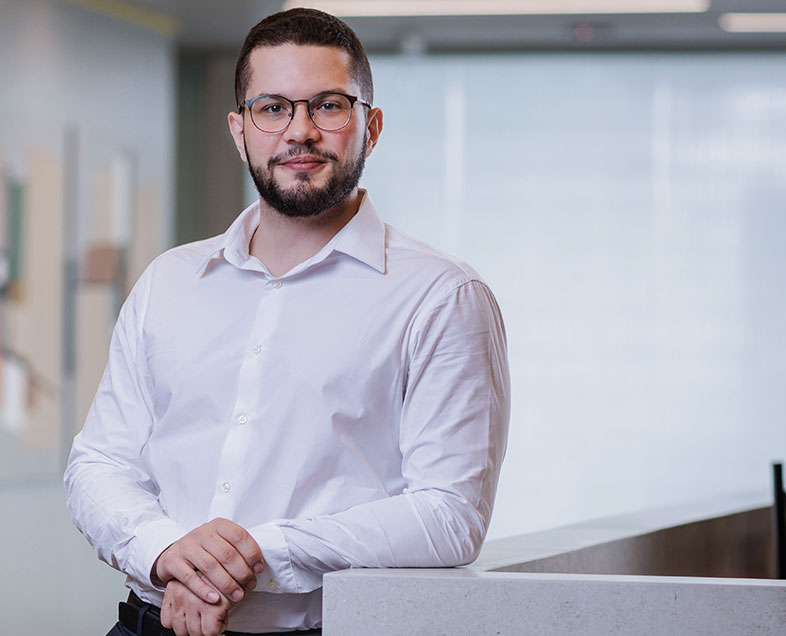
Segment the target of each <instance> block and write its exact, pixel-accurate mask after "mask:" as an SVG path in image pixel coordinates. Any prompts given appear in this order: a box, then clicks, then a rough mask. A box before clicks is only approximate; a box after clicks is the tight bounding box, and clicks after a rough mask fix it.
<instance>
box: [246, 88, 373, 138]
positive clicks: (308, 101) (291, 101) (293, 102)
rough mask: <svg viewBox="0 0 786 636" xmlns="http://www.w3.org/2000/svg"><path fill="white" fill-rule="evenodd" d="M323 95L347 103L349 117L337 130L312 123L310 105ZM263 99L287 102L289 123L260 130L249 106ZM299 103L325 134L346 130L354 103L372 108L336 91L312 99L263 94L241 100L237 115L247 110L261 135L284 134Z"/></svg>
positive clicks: (357, 99) (351, 96) (357, 98)
mask: <svg viewBox="0 0 786 636" xmlns="http://www.w3.org/2000/svg"><path fill="white" fill-rule="evenodd" d="M325 95H341V97H345V98H346V99H347V100H348V101H349V117H348V118H347V121H346V122H344V123H343V124H342V125H341V126H339V127H338V128H324V127H323V126H320V125H319V124H318V123H317V122H315V121H314V114H313V113H312V112H311V104H312V102H314V101H315V100H317V99H320V98H322V97H324V96H325ZM264 97H268V98H270V97H275V98H276V99H282V100H284V101H285V102H289V104H290V105H291V106H292V109H291V110H290V111H289V121H287V123H286V124H285V125H284V126H282V127H281V128H279V129H277V130H265V129H263V128H260V127H259V124H257V122H256V121H254V115H253V111H252V110H251V106H252V105H253V103H254V102H255V101H257V100H259V99H262V98H264ZM300 102H303V103H304V104H305V105H306V112H307V113H308V118H309V120H310V121H311V123H312V124H314V126H316V127H317V128H319V129H320V130H324V131H325V132H336V131H337V130H341V129H342V128H346V127H347V126H348V125H349V122H351V121H352V113H353V112H354V111H355V104H356V103H357V104H362V105H363V106H367V107H368V108H372V106H371V104H370V103H368V102H367V101H365V100H363V99H360V98H359V97H357V96H355V95H347V94H346V93H338V92H336V91H325V92H323V93H319V94H318V95H314V97H312V98H311V99H289V98H288V97H284V96H283V95H274V94H271V93H264V94H262V95H257V96H256V97H249V98H248V99H246V100H243V103H242V104H241V105H240V106H239V107H238V112H239V113H240V112H242V111H243V106H245V107H246V108H247V109H248V116H249V117H250V118H251V123H252V124H254V128H256V129H257V130H259V131H260V132H263V133H270V134H275V133H280V132H284V131H285V130H286V129H287V128H289V125H290V124H291V123H292V120H293V119H294V117H295V105H296V104H299V103H300Z"/></svg>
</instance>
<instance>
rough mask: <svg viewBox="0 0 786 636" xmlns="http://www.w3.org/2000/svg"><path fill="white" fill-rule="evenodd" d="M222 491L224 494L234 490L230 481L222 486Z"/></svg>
mask: <svg viewBox="0 0 786 636" xmlns="http://www.w3.org/2000/svg"><path fill="white" fill-rule="evenodd" d="M221 490H223V491H224V492H229V491H230V490H232V484H230V483H229V482H228V481H225V482H224V483H223V484H221Z"/></svg>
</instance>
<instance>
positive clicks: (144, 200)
mask: <svg viewBox="0 0 786 636" xmlns="http://www.w3.org/2000/svg"><path fill="white" fill-rule="evenodd" d="M162 198H163V193H162V188H161V184H160V183H158V182H152V183H150V182H148V183H144V184H142V185H141V186H140V187H139V189H138V190H137V196H136V202H135V205H136V207H135V210H134V215H133V222H132V228H131V243H130V245H129V249H128V278H127V284H128V288H129V289H130V288H131V286H132V285H133V284H134V283H135V282H136V279H137V278H139V276H140V275H141V274H142V272H143V271H144V270H145V267H147V266H148V265H149V264H150V262H151V261H152V260H153V259H154V258H155V257H156V256H158V254H159V252H160V249H161V244H162V240H163V238H162V236H161V218H162V214H163V210H162V209H161V200H162Z"/></svg>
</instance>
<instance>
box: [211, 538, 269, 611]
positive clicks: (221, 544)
mask: <svg viewBox="0 0 786 636" xmlns="http://www.w3.org/2000/svg"><path fill="white" fill-rule="evenodd" d="M204 548H205V550H207V551H208V552H209V553H210V554H211V555H212V557H213V558H214V559H215V560H216V561H217V563H218V564H219V565H220V567H221V568H223V569H224V570H225V571H226V572H227V574H228V575H229V576H230V577H232V579H233V580H234V582H236V583H237V585H238V587H239V588H241V587H245V586H246V585H247V584H248V583H249V582H251V581H253V583H254V586H256V577H255V576H254V571H253V570H252V569H251V567H250V566H249V565H248V563H247V562H246V561H245V559H244V557H243V555H242V554H240V552H239V551H238V550H237V549H236V548H235V546H234V545H233V544H231V543H230V542H228V541H226V540H224V539H223V538H222V537H221V536H219V535H216V536H215V537H213V538H212V539H211V541H210V542H209V543H208V544H206V545H204ZM206 565H209V566H211V567H213V566H212V564H209V563H208V564H206ZM205 574H206V575H207V577H208V578H209V579H210V582H211V583H213V585H216V587H218V589H219V591H220V592H223V589H221V587H220V585H221V582H220V581H214V580H213V577H212V576H211V574H210V573H208V572H205ZM219 576H221V574H220V573H219ZM225 596H227V597H228V598H232V600H233V601H238V600H240V599H239V598H238V599H236V598H234V597H229V595H228V594H225ZM240 598H242V596H241V597H240Z"/></svg>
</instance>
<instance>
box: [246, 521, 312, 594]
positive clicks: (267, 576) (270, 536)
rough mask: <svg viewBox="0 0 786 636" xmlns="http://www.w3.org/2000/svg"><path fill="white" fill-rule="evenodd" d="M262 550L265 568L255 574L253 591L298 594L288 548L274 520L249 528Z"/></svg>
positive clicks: (298, 590)
mask: <svg viewBox="0 0 786 636" xmlns="http://www.w3.org/2000/svg"><path fill="white" fill-rule="evenodd" d="M248 532H249V534H251V536H252V537H253V538H254V540H255V541H256V542H257V545H259V549H260V550H262V557H263V558H264V560H265V569H264V570H262V572H260V573H259V574H257V586H256V587H255V588H254V591H255V592H273V593H275V594H298V593H300V591H301V590H300V589H299V588H298V585H297V583H296V582H295V572H294V568H293V567H292V560H291V559H290V556H289V548H288V547H287V540H286V539H285V538H284V533H283V532H281V528H280V527H279V526H278V524H277V523H276V522H275V521H269V522H268V523H263V524H261V525H258V526H254V527H253V528H251V529H249V531H248Z"/></svg>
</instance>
